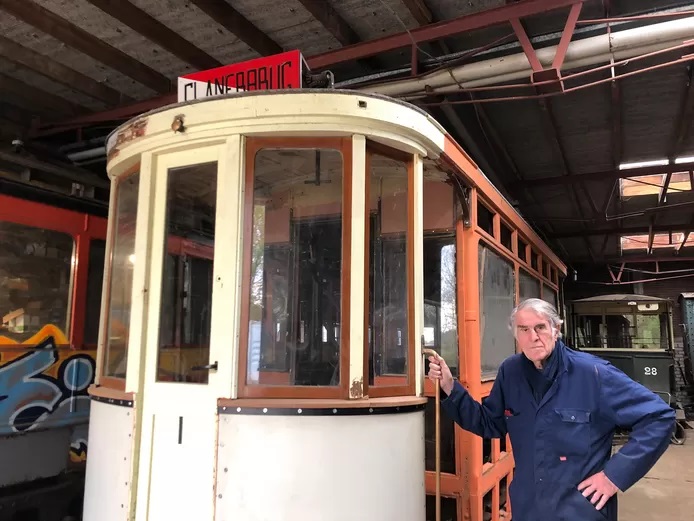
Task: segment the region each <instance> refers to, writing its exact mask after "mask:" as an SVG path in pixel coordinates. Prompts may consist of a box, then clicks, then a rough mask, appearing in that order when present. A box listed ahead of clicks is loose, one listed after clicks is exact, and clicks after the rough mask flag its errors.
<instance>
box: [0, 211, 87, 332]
mask: <svg viewBox="0 0 694 521" xmlns="http://www.w3.org/2000/svg"><path fill="white" fill-rule="evenodd" d="M73 250H74V241H73V239H72V237H71V236H70V235H67V234H64V233H60V232H56V231H52V230H45V229H42V228H34V227H31V226H24V225H22V224H15V223H10V222H0V317H2V327H1V329H0V336H4V337H6V338H9V339H10V340H11V341H12V342H18V343H23V342H26V341H28V340H30V339H31V338H32V337H33V336H34V335H36V334H37V333H39V332H40V331H41V329H42V328H43V327H45V326H47V325H53V326H55V327H57V328H58V329H60V331H61V332H63V333H64V334H65V336H69V334H70V332H69V330H68V329H69V322H70V307H71V295H72V273H73V270H72V265H73V262H72V259H73ZM36 340H37V341H38V340H40V339H36Z"/></svg>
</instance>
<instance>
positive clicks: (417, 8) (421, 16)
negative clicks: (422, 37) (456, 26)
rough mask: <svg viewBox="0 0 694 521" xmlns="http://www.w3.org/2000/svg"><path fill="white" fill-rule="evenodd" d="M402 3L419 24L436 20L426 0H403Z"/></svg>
mask: <svg viewBox="0 0 694 521" xmlns="http://www.w3.org/2000/svg"><path fill="white" fill-rule="evenodd" d="M402 3H403V4H405V7H407V9H408V11H410V13H411V14H412V17H413V18H414V19H415V20H417V23H418V24H419V25H427V24H430V23H432V22H433V21H434V15H433V14H432V13H431V10H430V9H429V7H427V5H426V3H425V2H424V0H402Z"/></svg>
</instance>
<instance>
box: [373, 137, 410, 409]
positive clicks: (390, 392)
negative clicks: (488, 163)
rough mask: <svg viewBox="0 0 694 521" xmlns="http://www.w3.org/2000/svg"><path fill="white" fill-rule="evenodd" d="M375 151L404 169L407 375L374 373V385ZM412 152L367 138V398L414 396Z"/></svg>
mask: <svg viewBox="0 0 694 521" xmlns="http://www.w3.org/2000/svg"><path fill="white" fill-rule="evenodd" d="M374 154H377V155H381V156H384V157H387V158H389V159H394V160H396V161H402V162H403V163H405V166H406V169H407V227H406V230H405V243H406V252H405V256H406V259H407V260H406V265H407V266H406V270H407V271H406V281H407V344H408V345H407V356H408V360H407V375H406V378H407V380H405V378H400V379H398V380H404V383H402V382H401V383H399V384H395V385H375V382H376V377H375V376H374V385H369V379H368V375H369V335H368V327H369V312H368V310H369V278H370V272H371V259H370V257H369V242H370V240H371V227H370V226H369V225H368V223H369V222H370V208H371V158H372V156H373V155H374ZM414 173H415V172H414V154H410V153H407V152H403V151H401V150H397V149H394V148H391V147H389V146H386V145H383V144H381V143H376V142H374V141H370V140H368V139H367V141H366V168H365V172H364V177H365V183H364V185H365V188H366V194H365V195H366V216H365V217H366V223H367V225H366V227H365V233H364V250H365V253H364V255H365V265H364V290H365V291H364V384H363V387H364V396H369V397H370V398H382V397H389V396H408V395H414V394H415V389H416V382H415V371H414V368H415V357H416V349H415V342H416V341H417V339H415V338H414V337H415V320H414V319H415V309H414V306H415V296H414V283H415V272H414V238H415V230H414V215H415V203H416V201H415V198H414V195H415V179H414Z"/></svg>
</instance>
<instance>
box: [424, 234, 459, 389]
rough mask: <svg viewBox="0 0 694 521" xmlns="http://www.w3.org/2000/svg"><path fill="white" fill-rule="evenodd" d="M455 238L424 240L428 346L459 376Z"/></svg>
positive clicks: (425, 332) (425, 342)
mask: <svg viewBox="0 0 694 521" xmlns="http://www.w3.org/2000/svg"><path fill="white" fill-rule="evenodd" d="M457 320H458V317H457V294H456V253H455V236H450V237H425V238H424V344H425V347H428V348H431V349H434V350H435V351H436V352H438V353H440V354H441V356H443V357H444V359H445V360H446V363H447V364H448V366H449V367H450V369H451V373H452V374H453V376H454V377H457V376H458V322H457Z"/></svg>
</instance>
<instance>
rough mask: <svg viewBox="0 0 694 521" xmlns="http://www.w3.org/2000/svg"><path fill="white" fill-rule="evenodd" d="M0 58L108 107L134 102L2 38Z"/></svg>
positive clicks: (60, 64)
mask: <svg viewBox="0 0 694 521" xmlns="http://www.w3.org/2000/svg"><path fill="white" fill-rule="evenodd" d="M0 56H2V57H3V58H5V59H6V60H9V61H11V62H12V63H14V64H16V65H18V66H21V67H24V68H26V69H29V70H31V71H33V72H36V73H38V74H41V75H42V76H45V77H47V78H49V79H51V80H54V81H57V82H58V83H61V84H62V85H65V86H67V87H70V88H71V89H73V90H76V91H79V92H81V93H83V94H86V95H87V96H90V97H92V98H94V99H98V100H101V101H103V102H105V103H108V104H109V105H120V104H122V103H132V102H133V101H135V100H133V99H132V98H131V97H130V96H126V95H125V94H122V93H120V92H118V91H117V90H115V89H112V88H111V87H109V86H107V85H104V84H103V83H100V82H98V81H96V80H94V79H92V78H90V77H89V76H85V75H84V74H82V73H81V72H77V71H76V70H74V69H71V68H70V67H66V66H65V65H63V64H62V63H60V62H57V61H55V60H52V59H51V58H49V57H48V56H44V55H43V54H40V53H37V52H35V51H33V50H31V49H29V48H27V47H23V46H21V45H19V44H17V43H15V42H13V41H12V40H9V39H7V38H5V37H3V36H0Z"/></svg>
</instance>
